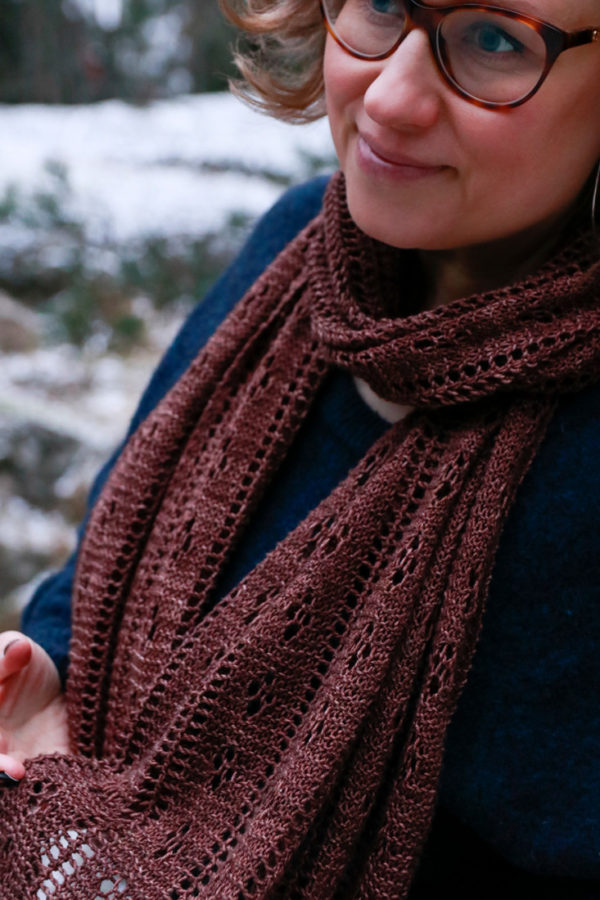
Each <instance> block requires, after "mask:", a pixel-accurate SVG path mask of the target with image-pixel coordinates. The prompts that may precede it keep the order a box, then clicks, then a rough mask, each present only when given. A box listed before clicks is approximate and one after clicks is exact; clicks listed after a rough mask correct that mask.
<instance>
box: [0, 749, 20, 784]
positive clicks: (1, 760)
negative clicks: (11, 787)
mask: <svg viewBox="0 0 600 900" xmlns="http://www.w3.org/2000/svg"><path fill="white" fill-rule="evenodd" d="M3 772H5V773H6V775H8V776H9V778H8V779H6V778H1V777H0V788H1V787H2V786H3V784H10V780H9V779H11V778H14V779H16V780H17V781H20V780H21V778H23V776H24V775H25V766H24V765H23V763H22V761H21V760H20V759H19V758H18V757H17V756H8V755H7V754H5V753H0V776H1V774H2V773H3Z"/></svg>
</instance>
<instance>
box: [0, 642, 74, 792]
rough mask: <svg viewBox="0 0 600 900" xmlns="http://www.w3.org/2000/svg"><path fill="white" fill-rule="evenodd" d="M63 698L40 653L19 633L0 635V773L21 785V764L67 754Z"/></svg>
mask: <svg viewBox="0 0 600 900" xmlns="http://www.w3.org/2000/svg"><path fill="white" fill-rule="evenodd" d="M68 752H69V734H68V728H67V716H66V706H65V698H64V694H63V692H62V690H61V685H60V679H59V677H58V672H57V669H56V666H55V665H54V663H53V662H52V660H51V659H50V657H49V656H48V654H47V653H46V651H45V650H43V649H42V647H40V645H39V644H36V643H34V642H33V641H31V640H29V638H27V637H25V635H23V634H21V633H20V632H18V631H4V632H2V633H1V634H0V771H4V772H6V773H7V775H10V776H11V777H12V778H17V779H20V778H22V777H23V775H24V774H25V766H24V765H23V762H24V760H26V759H29V758H30V757H32V756H37V755H38V754H40V753H68Z"/></svg>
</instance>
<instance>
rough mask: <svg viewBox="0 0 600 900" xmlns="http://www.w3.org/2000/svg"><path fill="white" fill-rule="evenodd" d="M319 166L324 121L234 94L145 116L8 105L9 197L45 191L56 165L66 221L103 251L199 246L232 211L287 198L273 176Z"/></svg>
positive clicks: (1, 114)
mask: <svg viewBox="0 0 600 900" xmlns="http://www.w3.org/2000/svg"><path fill="white" fill-rule="evenodd" d="M315 158H317V159H331V160H332V159H333V149H332V144H331V139H330V136H329V130H328V126H327V123H326V121H324V120H321V121H319V122H316V123H311V124H310V125H303V126H298V125H289V124H285V123H282V122H279V121H276V120H274V119H271V118H269V117H267V116H264V115H261V114H259V113H257V112H255V111H254V110H251V109H249V108H248V107H247V106H245V105H244V104H242V103H241V102H240V101H239V100H237V99H236V98H235V97H232V96H230V95H228V94H206V95H197V96H183V97H178V98H175V99H172V100H165V101H160V102H156V103H154V104H151V105H149V106H147V107H134V106H131V105H128V104H125V103H123V102H121V101H116V100H113V101H107V102H104V103H99V104H95V105H89V106H79V107H78V106H62V107H61V106H35V105H25V106H6V105H5V106H0V160H1V165H0V196H1V195H2V194H4V193H5V191H6V190H7V188H9V186H15V187H16V188H17V189H19V191H20V192H24V193H27V192H30V191H31V190H32V189H36V188H37V187H38V186H39V185H43V184H44V182H45V180H46V179H47V173H45V166H46V165H47V163H48V162H52V163H59V164H61V165H63V166H64V167H65V168H66V171H67V175H68V179H69V184H70V186H71V188H72V192H73V197H72V209H70V210H69V212H71V213H72V214H73V215H74V216H75V217H76V218H77V219H78V220H79V219H83V220H84V221H85V223H86V226H87V229H88V233H89V235H90V238H91V239H92V240H94V241H98V240H100V241H102V240H105V239H106V237H107V236H110V238H111V240H114V241H117V242H119V241H121V242H128V241H131V240H135V239H136V238H138V237H140V236H148V235H150V234H152V235H160V236H168V235H173V234H183V235H195V236H199V235H201V234H203V233H206V232H210V231H212V232H214V231H217V230H218V229H219V228H220V227H221V226H222V225H223V224H225V223H226V222H227V220H228V218H229V216H230V215H231V213H233V212H235V213H238V212H239V213H243V214H245V215H248V216H250V217H255V216H257V215H258V214H260V213H261V212H262V211H264V210H265V209H266V208H267V207H268V206H269V205H270V204H271V203H273V202H274V200H275V199H276V198H277V196H278V195H279V194H280V193H281V186H280V185H279V184H277V183H276V182H275V181H274V180H273V178H269V177H265V173H269V174H271V175H272V176H276V177H277V178H281V179H290V180H301V179H302V178H303V177H306V176H307V175H309V174H310V172H311V160H314V159H315ZM3 239H5V236H4V235H3Z"/></svg>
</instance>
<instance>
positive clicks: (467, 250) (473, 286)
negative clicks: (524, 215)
mask: <svg viewBox="0 0 600 900" xmlns="http://www.w3.org/2000/svg"><path fill="white" fill-rule="evenodd" d="M561 232H562V230H561V229H560V227H558V223H557V222H556V221H553V222H552V223H551V224H548V225H545V227H544V228H542V229H541V228H540V227H539V226H538V227H536V228H535V229H534V230H532V229H529V230H527V231H524V232H520V233H519V234H518V235H516V236H515V235H512V236H511V237H510V238H503V239H501V240H498V241H494V242H493V243H489V244H479V245H475V246H472V247H464V248H460V249H457V250H423V251H421V254H420V255H421V260H422V263H423V270H424V272H425V273H426V277H427V293H426V300H425V308H426V309H434V308H435V307H437V306H444V305H445V304H447V303H451V302H452V301H453V300H458V299H459V298H461V297H469V296H471V295H473V294H482V293H485V292H486V291H493V290H496V289H498V288H500V287H503V286H505V285H508V284H513V283H515V282H517V281H520V280H522V279H523V278H525V277H526V276H527V275H530V274H532V273H533V272H535V271H536V270H537V269H539V267H540V266H541V265H542V264H543V263H544V262H545V261H546V260H547V259H548V258H549V256H550V255H551V253H552V251H553V250H554V248H555V247H556V244H557V240H558V239H559V236H560V234H561Z"/></svg>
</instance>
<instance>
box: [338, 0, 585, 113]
mask: <svg viewBox="0 0 600 900" xmlns="http://www.w3.org/2000/svg"><path fill="white" fill-rule="evenodd" d="M320 3H321V9H322V12H323V16H324V19H325V24H326V26H327V29H328V31H329V32H330V34H331V36H332V37H333V38H334V40H335V41H337V43H338V44H339V45H340V46H341V47H343V49H344V50H346V51H347V52H348V53H350V54H351V55H352V56H355V57H357V58H358V59H365V60H380V59H386V58H387V57H388V56H391V55H392V53H394V51H395V50H396V49H397V47H399V45H400V44H401V43H402V41H403V40H404V38H405V37H406V35H407V34H408V33H409V32H410V31H412V30H413V28H422V29H423V30H424V31H426V32H427V35H428V36H429V41H430V44H431V49H432V50H433V54H434V57H435V60H436V62H437V66H438V68H439V70H440V72H441V74H442V75H443V77H444V78H445V80H446V81H447V82H448V84H449V85H450V86H451V87H452V88H453V89H454V90H455V91H456V92H457V93H458V94H460V96H461V97H464V98H465V99H466V100H469V101H470V102H471V103H475V104H477V105H478V106H483V107H485V108H486V109H499V110H502V109H510V108H513V107H515V106H520V105H521V104H522V103H525V101H526V100H529V98H530V97H532V96H533V95H534V94H535V93H536V91H537V90H539V88H540V86H541V85H542V83H543V81H544V79H545V78H546V76H547V75H548V72H549V71H550V69H551V68H552V66H553V65H554V63H555V62H556V60H557V59H558V57H559V56H560V54H561V53H563V51H565V50H569V49H571V47H581V46H582V45H583V44H590V43H592V42H593V41H598V42H600V26H598V27H597V28H586V29H583V30H581V31H572V32H568V31H563V30H562V29H561V28H557V27H556V26H555V25H550V24H549V23H548V22H542V21H540V20H539V19H535V18H532V17H531V16H525V15H523V14H522V13H520V12H514V11H513V10H510V9H504V8H503V7H498V6H485V5H479V4H475V3H465V4H462V5H461V6H436V7H433V6H429V5H427V4H425V3H419V2H417V0H320Z"/></svg>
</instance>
